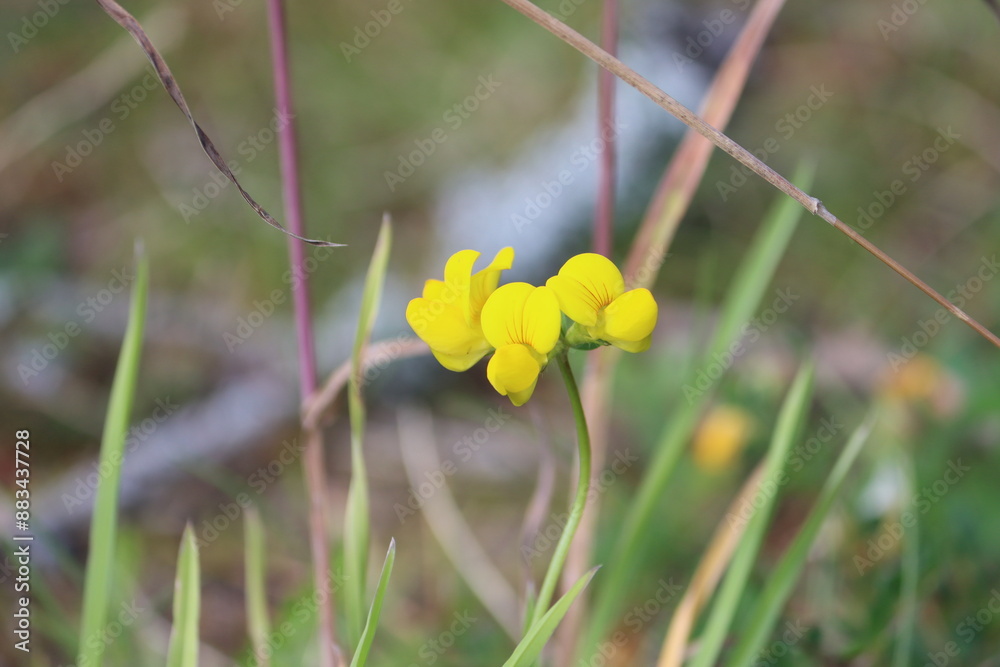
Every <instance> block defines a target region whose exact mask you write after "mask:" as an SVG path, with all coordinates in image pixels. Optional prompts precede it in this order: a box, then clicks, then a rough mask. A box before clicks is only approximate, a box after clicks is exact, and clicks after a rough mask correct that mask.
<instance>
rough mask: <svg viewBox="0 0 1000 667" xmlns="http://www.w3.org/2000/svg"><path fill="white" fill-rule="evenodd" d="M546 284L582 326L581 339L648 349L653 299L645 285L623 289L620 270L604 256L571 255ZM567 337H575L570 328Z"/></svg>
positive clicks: (653, 316) (631, 349) (628, 348)
mask: <svg viewBox="0 0 1000 667" xmlns="http://www.w3.org/2000/svg"><path fill="white" fill-rule="evenodd" d="M545 285H546V286H547V287H550V288H551V289H552V291H553V292H555V294H556V297H557V298H558V299H559V307H560V308H562V311H563V312H564V313H566V315H568V316H569V318H570V319H571V320H573V321H574V322H576V323H577V324H578V325H580V326H581V327H583V330H584V332H585V334H586V335H585V336H584V338H589V339H590V340H592V341H595V342H597V341H601V342H605V343H610V344H611V345H614V346H615V347H619V348H621V349H623V350H625V351H626V352H642V351H644V350H646V349H648V348H649V343H650V341H651V340H652V334H653V328H654V327H656V315H657V308H656V301H654V300H653V295H652V294H650V292H649V290H648V289H645V288H639V289H634V290H629V291H627V292H626V291H625V280H624V279H623V278H622V274H621V271H619V270H618V267H617V266H615V265H614V263H613V262H612V261H611V260H610V259H608V258H607V257H605V256H604V255H597V254H594V253H584V254H582V255H577V256H576V257H572V258H570V259H569V261H567V262H566V263H565V264H563V267H562V268H561V269H559V274H558V275H555V276H552V277H551V278H549V279H548V281H547V282H546V283H545ZM569 338H570V339H573V338H574V336H573V332H572V331H571V332H569ZM571 342H574V341H572V340H571Z"/></svg>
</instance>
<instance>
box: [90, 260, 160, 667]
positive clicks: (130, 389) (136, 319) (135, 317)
mask: <svg viewBox="0 0 1000 667" xmlns="http://www.w3.org/2000/svg"><path fill="white" fill-rule="evenodd" d="M135 264H136V268H135V283H134V284H133V286H132V303H131V306H130V309H129V319H128V326H127V327H126V329H125V338H124V341H123V342H122V349H121V353H120V354H119V356H118V365H117V367H116V368H115V377H114V380H113V381H112V383H111V396H110V398H109V400H108V412H107V417H106V418H105V420H104V434H103V436H102V438H101V453H100V462H99V464H98V469H99V470H106V471H107V474H106V475H103V476H102V477H101V478H100V480H98V484H97V492H96V498H95V499H94V513H93V518H92V519H91V523H90V546H89V548H88V552H87V571H86V573H85V575H84V584H83V613H82V617H81V619H80V644H79V647H78V648H77V651H78V663H79V664H85V665H99V664H101V653H102V652H103V650H104V643H103V642H101V641H90V640H91V639H96V638H97V637H98V636H99V635H100V634H101V633H102V632H103V630H104V626H105V623H106V622H107V617H108V606H109V604H110V600H109V597H110V596H109V593H110V591H111V589H112V585H113V584H112V574H113V571H114V567H115V564H114V550H115V535H116V533H117V530H118V490H119V487H120V486H121V466H122V461H123V460H124V459H125V451H124V448H125V436H126V433H127V431H128V424H129V416H130V415H131V413H132V401H133V399H134V397H135V387H136V383H137V381H138V377H139V361H140V357H141V354H142V336H143V331H144V329H145V320H146V297H147V291H148V288H149V262H148V260H147V258H146V255H145V253H144V252H143V250H142V248H141V246H137V248H136V257H135Z"/></svg>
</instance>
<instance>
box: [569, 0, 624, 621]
mask: <svg viewBox="0 0 1000 667" xmlns="http://www.w3.org/2000/svg"><path fill="white" fill-rule="evenodd" d="M601 46H602V47H604V50H605V51H607V52H608V53H610V54H611V55H617V53H618V0H604V9H603V14H602V16H601ZM615 84H616V80H615V76H614V74H612V73H611V72H609V71H608V70H606V69H603V68H601V69H600V71H599V72H598V76H597V109H598V113H597V116H598V128H599V136H600V137H601V138H602V139H603V140H604V151H603V152H602V153H601V164H600V170H601V172H600V185H599V187H598V189H597V211H596V214H595V217H594V252H596V253H599V254H601V255H604V256H605V257H609V256H610V255H611V245H612V239H613V237H614V220H615V162H616V151H617V142H616V141H615ZM581 608H582V605H578V606H576V607H575V609H581ZM571 613H572V612H571ZM567 620H568V619H567ZM564 622H565V621H564Z"/></svg>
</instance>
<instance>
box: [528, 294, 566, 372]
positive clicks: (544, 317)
mask: <svg viewBox="0 0 1000 667" xmlns="http://www.w3.org/2000/svg"><path fill="white" fill-rule="evenodd" d="M561 329H562V313H561V312H560V310H559V300H558V299H557V298H556V294H555V292H553V291H552V290H550V289H549V288H548V287H536V288H535V290H534V291H533V292H532V293H531V294H530V295H528V300H527V301H525V303H524V319H523V322H522V331H523V333H524V337H525V340H523V341H521V342H523V343H526V344H528V345H530V346H531V347H533V348H534V349H535V351H536V352H538V353H540V354H543V355H545V354H548V353H549V352H551V351H552V348H554V347H555V346H556V343H557V342H558V341H559V334H560V333H561Z"/></svg>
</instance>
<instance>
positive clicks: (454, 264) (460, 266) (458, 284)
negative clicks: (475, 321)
mask: <svg viewBox="0 0 1000 667" xmlns="http://www.w3.org/2000/svg"><path fill="white" fill-rule="evenodd" d="M478 258H479V253H478V252H477V251H475V250H459V251H458V252H456V253H455V254H454V255H452V256H451V257H449V258H448V261H447V263H445V265H444V282H445V283H447V284H448V286H449V287H450V288H452V289H453V290H455V294H454V298H455V301H454V305H455V306H456V307H457V308H458V309H459V311H460V312H461V313H462V316H463V317H465V321H466V323H467V324H470V325H471V324H472V310H471V308H470V307H469V290H470V287H471V284H472V265H473V264H475V263H476V260H477V259H478Z"/></svg>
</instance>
